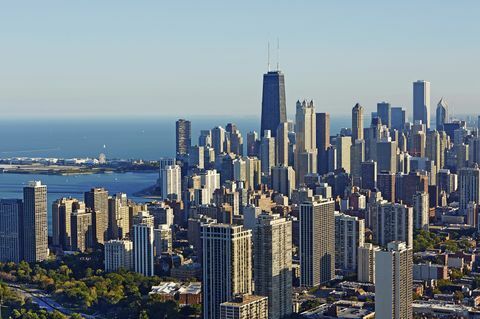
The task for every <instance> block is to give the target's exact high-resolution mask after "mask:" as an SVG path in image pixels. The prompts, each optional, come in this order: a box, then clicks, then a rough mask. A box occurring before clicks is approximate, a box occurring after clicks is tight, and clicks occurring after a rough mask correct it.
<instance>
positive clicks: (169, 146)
mask: <svg viewBox="0 0 480 319" xmlns="http://www.w3.org/2000/svg"><path fill="white" fill-rule="evenodd" d="M185 118H187V119H189V120H191V122H192V143H193V144H197V142H198V135H199V133H200V130H202V129H211V128H213V127H215V126H218V125H221V126H223V127H225V126H226V124H227V123H228V122H233V123H236V124H237V127H238V128H239V130H240V131H241V132H242V134H243V136H244V138H245V139H246V134H247V133H248V132H249V131H253V130H255V131H257V132H259V126H260V119H259V118H256V117H240V116H235V115H232V116H231V117H229V118H221V117H188V116H186V117H185ZM175 120H176V119H175V118H172V117H158V118H156V117H151V118H128V119H127V118H118V117H117V118H93V119H85V118H80V119H78V118H65V119H61V118H55V119H45V118H42V119H21V118H17V119H0V158H6V157H15V156H25V157H62V158H70V157H87V156H88V157H98V155H99V154H100V153H105V154H106V155H107V158H125V159H129V158H142V159H150V160H154V159H158V158H160V157H162V156H174V154H175ZM350 121H351V120H350V117H345V116H339V117H333V116H332V117H331V134H332V135H333V134H336V133H337V132H338V131H339V130H340V128H342V127H350V125H351V122H350Z"/></svg>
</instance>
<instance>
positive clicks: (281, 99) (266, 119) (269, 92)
mask: <svg viewBox="0 0 480 319" xmlns="http://www.w3.org/2000/svg"><path fill="white" fill-rule="evenodd" d="M286 121H287V107H286V102H285V77H284V75H283V73H282V72H281V71H268V72H267V73H266V74H264V75H263V98H262V125H261V132H260V135H261V136H262V137H263V134H264V132H265V130H270V132H271V134H272V136H273V137H276V134H277V127H278V125H279V124H280V123H283V122H286Z"/></svg>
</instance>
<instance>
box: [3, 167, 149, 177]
mask: <svg viewBox="0 0 480 319" xmlns="http://www.w3.org/2000/svg"><path fill="white" fill-rule="evenodd" d="M157 172H158V170H156V169H145V170H135V169H115V168H107V169H105V168H102V169H85V168H78V169H31V168H25V169H22V168H16V169H15V168H14V169H5V168H4V169H2V168H0V175H1V174H24V175H59V176H74V175H94V174H113V173H118V174H125V173H146V174H147V173H148V174H151V173H157Z"/></svg>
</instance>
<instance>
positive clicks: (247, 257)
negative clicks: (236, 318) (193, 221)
mask: <svg viewBox="0 0 480 319" xmlns="http://www.w3.org/2000/svg"><path fill="white" fill-rule="evenodd" d="M202 245H203V260H202V266H203V267H202V268H203V280H202V285H203V287H202V294H203V318H204V319H217V318H220V304H221V303H224V302H226V301H231V300H232V299H233V298H234V296H235V295H237V294H251V293H252V290H253V287H252V286H253V285H252V233H251V231H250V230H245V229H243V226H236V225H227V224H214V223H211V224H203V225H202Z"/></svg>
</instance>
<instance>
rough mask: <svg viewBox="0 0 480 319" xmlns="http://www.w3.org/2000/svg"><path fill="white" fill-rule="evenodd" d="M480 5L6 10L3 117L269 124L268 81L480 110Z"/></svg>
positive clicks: (2, 17) (182, 4)
mask: <svg viewBox="0 0 480 319" xmlns="http://www.w3.org/2000/svg"><path fill="white" fill-rule="evenodd" d="M479 15H480V1H443V0H422V1H419V0H402V1H380V0H379V1H373V0H365V1H358V0H352V1H333V0H332V1H327V0H322V1H320V0H311V1H306V0H296V1H286V0H270V1H267V0H265V1H259V0H254V1H250V0H246V1H208V0H204V1H198V0H195V1H187V0H185V1H160V0H152V1H146V0H137V1H123V0H102V1H98V0H82V1H65V0H62V1H52V0H42V1H38V0H31V1H23V0H16V1H3V2H1V3H0V116H2V117H4V118H15V117H24V116H25V117H47V118H50V117H92V116H98V117H102V116H127V117H128V116H139V117H151V116H157V117H161V116H182V117H188V116H194V115H206V116H215V115H230V114H236V116H243V115H245V116H259V115H260V112H261V94H262V92H261V89H262V74H263V73H264V72H266V71H267V47H268V43H269V42H270V46H271V55H270V56H271V58H270V61H271V65H272V67H275V66H276V63H277V52H276V51H277V50H276V46H277V44H276V43H277V39H279V47H280V50H279V65H280V69H281V70H282V71H283V72H284V73H285V83H286V95H287V105H288V106H287V110H288V117H289V118H293V117H294V106H295V101H296V100H297V99H304V98H306V99H313V100H314V102H315V105H316V109H317V111H320V112H330V113H331V114H332V115H335V114H341V115H346V114H350V111H351V108H352V107H353V105H354V104H355V103H357V102H359V103H360V104H362V105H363V106H364V107H365V108H366V109H367V111H368V112H370V111H374V109H375V108H376V103H377V102H380V101H388V102H390V103H392V105H394V106H403V107H405V108H406V109H407V112H408V113H410V114H411V108H412V82H413V81H415V80H419V79H422V80H428V81H430V82H431V91H432V100H431V102H432V114H434V111H435V107H436V103H437V102H438V100H439V99H440V98H441V97H442V96H443V97H445V99H446V100H447V101H448V103H449V105H450V108H451V109H453V112H454V113H456V114H466V113H479V111H478V110H479V108H478V106H477V103H478V102H477V101H478V100H479V95H480V91H479V90H478V89H479V88H480V76H479V74H480V63H479V59H480V41H478V38H479V31H480V19H478V17H479Z"/></svg>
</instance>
